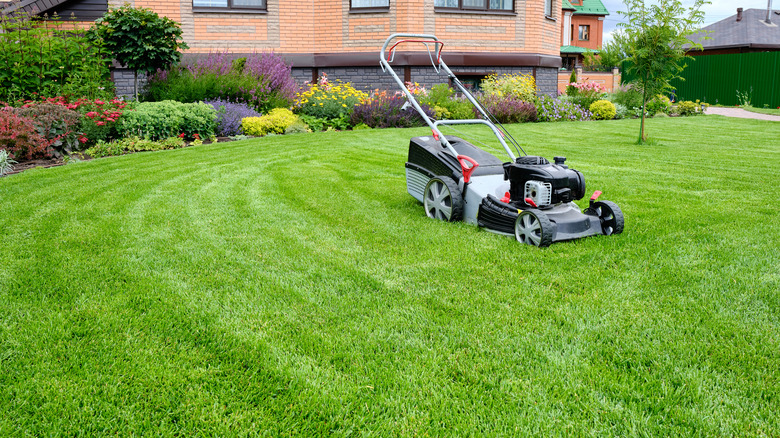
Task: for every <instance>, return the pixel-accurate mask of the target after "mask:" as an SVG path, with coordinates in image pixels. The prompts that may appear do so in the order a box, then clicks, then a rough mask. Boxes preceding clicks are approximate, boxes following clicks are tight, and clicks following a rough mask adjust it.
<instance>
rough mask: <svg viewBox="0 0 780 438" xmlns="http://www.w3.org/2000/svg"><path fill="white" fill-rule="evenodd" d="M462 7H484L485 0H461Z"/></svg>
mask: <svg viewBox="0 0 780 438" xmlns="http://www.w3.org/2000/svg"><path fill="white" fill-rule="evenodd" d="M463 7H464V8H478V9H485V0H463Z"/></svg>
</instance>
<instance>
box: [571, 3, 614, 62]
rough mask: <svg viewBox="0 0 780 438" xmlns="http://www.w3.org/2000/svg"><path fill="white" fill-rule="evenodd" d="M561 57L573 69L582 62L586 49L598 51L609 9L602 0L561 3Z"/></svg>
mask: <svg viewBox="0 0 780 438" xmlns="http://www.w3.org/2000/svg"><path fill="white" fill-rule="evenodd" d="M561 9H562V17H563V19H562V20H561V52H560V53H561V59H562V64H563V67H564V68H565V69H567V70H571V69H572V68H574V67H576V66H577V65H581V64H582V59H583V58H582V54H583V53H584V52H585V51H594V52H598V50H599V49H600V48H601V39H602V37H603V34H604V17H606V16H607V15H609V11H608V10H607V8H606V7H604V4H603V3H601V0H563V3H562V5H561Z"/></svg>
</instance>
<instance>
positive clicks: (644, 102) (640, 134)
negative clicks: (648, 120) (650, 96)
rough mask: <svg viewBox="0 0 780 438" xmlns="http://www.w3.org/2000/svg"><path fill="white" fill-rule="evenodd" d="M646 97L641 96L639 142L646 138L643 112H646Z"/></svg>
mask: <svg viewBox="0 0 780 438" xmlns="http://www.w3.org/2000/svg"><path fill="white" fill-rule="evenodd" d="M646 107H647V98H646V97H644V96H642V122H641V123H640V124H639V144H642V143H644V142H645V140H647V137H645V114H647V109H646Z"/></svg>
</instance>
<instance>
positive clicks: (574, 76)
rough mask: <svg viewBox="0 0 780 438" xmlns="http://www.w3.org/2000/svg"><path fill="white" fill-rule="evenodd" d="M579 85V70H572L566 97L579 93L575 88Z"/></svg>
mask: <svg viewBox="0 0 780 438" xmlns="http://www.w3.org/2000/svg"><path fill="white" fill-rule="evenodd" d="M576 83H577V69H576V68H572V69H571V74H570V75H569V83H568V84H567V85H566V95H567V96H571V95H573V94H574V93H576V92H577V89H576V88H574V84H576Z"/></svg>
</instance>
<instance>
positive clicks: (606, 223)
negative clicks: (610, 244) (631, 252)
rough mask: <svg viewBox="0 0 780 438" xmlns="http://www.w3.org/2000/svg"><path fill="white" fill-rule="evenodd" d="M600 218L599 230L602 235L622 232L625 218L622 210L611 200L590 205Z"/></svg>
mask: <svg viewBox="0 0 780 438" xmlns="http://www.w3.org/2000/svg"><path fill="white" fill-rule="evenodd" d="M592 209H593V211H595V212H596V214H597V215H598V217H599V219H600V220H601V231H602V232H603V233H604V235H606V236H609V235H611V234H620V233H622V232H623V226H624V225H625V219H624V217H623V212H622V211H621V210H620V207H618V205H617V204H615V203H614V202H612V201H599V202H595V203H594V204H593V207H592Z"/></svg>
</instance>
